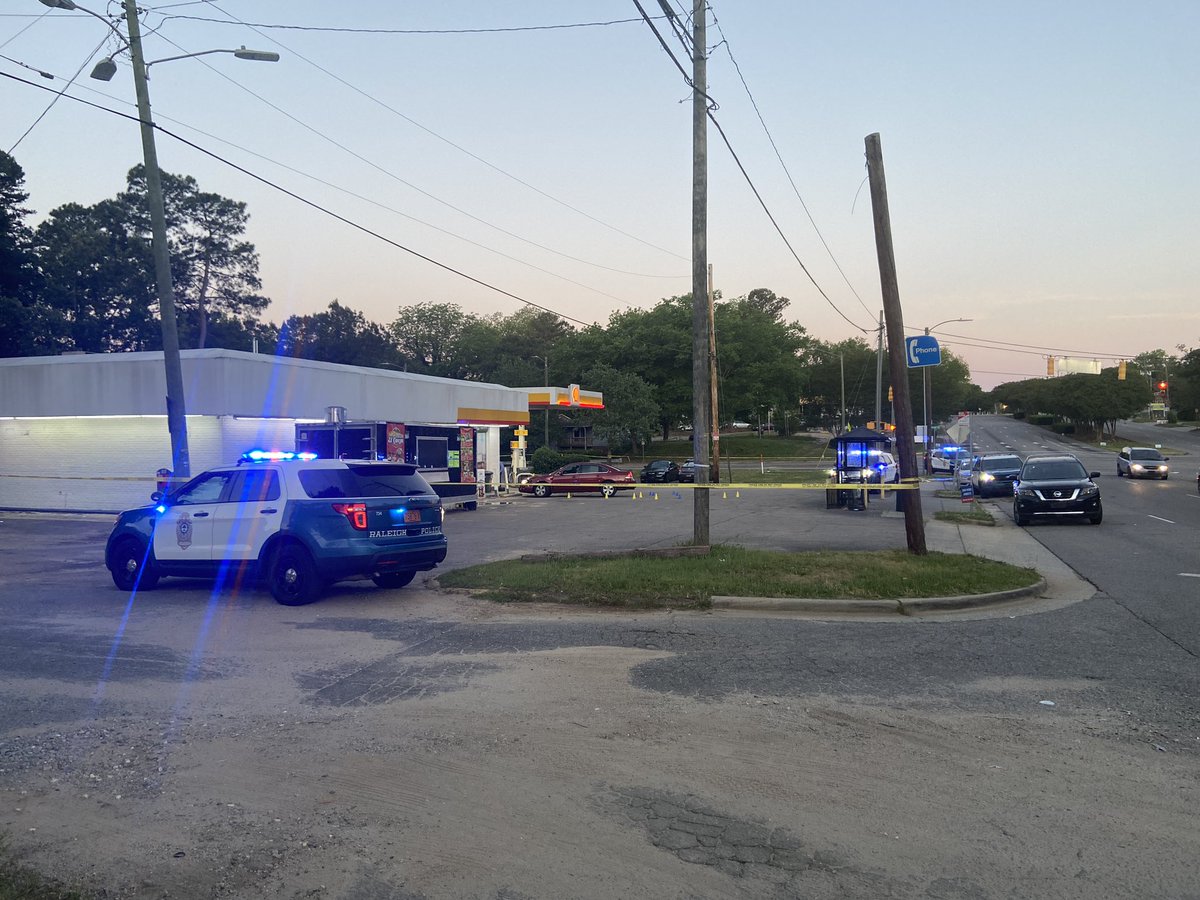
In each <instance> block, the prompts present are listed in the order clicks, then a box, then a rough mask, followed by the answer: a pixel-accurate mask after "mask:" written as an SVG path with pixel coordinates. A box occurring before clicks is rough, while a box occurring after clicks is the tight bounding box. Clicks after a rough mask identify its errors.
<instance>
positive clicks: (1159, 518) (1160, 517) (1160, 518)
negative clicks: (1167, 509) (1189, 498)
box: [1150, 516, 1175, 525]
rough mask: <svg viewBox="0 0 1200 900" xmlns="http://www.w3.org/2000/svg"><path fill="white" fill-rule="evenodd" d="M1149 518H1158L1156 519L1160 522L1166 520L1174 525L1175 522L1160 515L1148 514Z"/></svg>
mask: <svg viewBox="0 0 1200 900" xmlns="http://www.w3.org/2000/svg"><path fill="white" fill-rule="evenodd" d="M1150 518H1151V519H1158V521H1160V522H1166V523H1167V524H1168V525H1174V524H1175V523H1174V522H1172V521H1171V520H1170V519H1164V518H1163V517H1162V516H1150Z"/></svg>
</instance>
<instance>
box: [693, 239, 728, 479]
mask: <svg viewBox="0 0 1200 900" xmlns="http://www.w3.org/2000/svg"><path fill="white" fill-rule="evenodd" d="M713 299H714V298H713V270H712V263H709V264H708V386H709V393H710V394H711V395H712V405H711V406H712V422H710V423H709V424H710V425H712V478H710V479H709V481H711V482H712V483H713V484H716V483H717V482H718V481H720V480H721V425H720V421H721V420H720V418H719V416H718V409H717V327H716V321H715V320H714V318H713ZM695 433H696V432H695V430H694V429H693V431H692V434H693V435H694V434H695Z"/></svg>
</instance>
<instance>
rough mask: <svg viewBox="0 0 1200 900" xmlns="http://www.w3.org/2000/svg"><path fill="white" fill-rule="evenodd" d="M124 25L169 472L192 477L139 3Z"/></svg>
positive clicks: (128, 8) (131, 5)
mask: <svg viewBox="0 0 1200 900" xmlns="http://www.w3.org/2000/svg"><path fill="white" fill-rule="evenodd" d="M123 5H124V7H125V24H126V25H127V27H128V29H129V53H130V55H131V56H132V58H133V85H134V89H135V90H136V92H137V107H138V119H140V120H141V131H142V155H143V156H144V157H145V163H146V200H147V202H148V203H149V205H150V231H151V235H152V244H153V250H154V280H155V284H156V286H157V291H158V319H159V324H160V326H161V328H162V345H163V365H164V366H165V367H166V376H167V431H168V432H169V433H170V435H171V471H172V473H173V475H174V476H175V477H176V478H189V477H191V470H192V463H191V457H190V454H189V453H188V436H187V419H186V418H185V413H186V409H185V403H184V388H183V364H182V362H181V361H180V357H179V325H178V322H177V320H176V317H175V285H174V283H173V282H172V280H171V257H170V253H169V251H168V249H167V216H166V212H165V211H164V209H163V194H162V179H161V177H160V175H159V169H158V150H157V149H156V148H155V146H154V125H153V124H152V122H153V120H152V119H151V118H150V90H149V87H148V86H147V79H146V61H145V58H144V57H143V55H142V32H141V23H140V22H139V21H138V16H137V4H136V3H135V2H134V0H124V4H123Z"/></svg>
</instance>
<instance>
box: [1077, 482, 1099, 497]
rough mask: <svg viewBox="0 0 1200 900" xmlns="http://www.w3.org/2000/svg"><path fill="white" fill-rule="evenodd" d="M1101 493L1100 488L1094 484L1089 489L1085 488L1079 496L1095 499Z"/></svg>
mask: <svg viewBox="0 0 1200 900" xmlns="http://www.w3.org/2000/svg"><path fill="white" fill-rule="evenodd" d="M1099 493H1100V488H1098V487H1096V486H1095V485H1094V484H1093V485H1091V486H1089V487H1085V488H1084V489H1083V490H1081V491H1080V492H1079V496H1080V497H1095V496H1096V495H1097V494H1099Z"/></svg>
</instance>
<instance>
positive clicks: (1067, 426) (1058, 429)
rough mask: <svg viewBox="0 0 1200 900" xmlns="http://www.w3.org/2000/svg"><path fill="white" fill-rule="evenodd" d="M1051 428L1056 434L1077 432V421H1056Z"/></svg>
mask: <svg viewBox="0 0 1200 900" xmlns="http://www.w3.org/2000/svg"><path fill="white" fill-rule="evenodd" d="M1050 430H1051V431H1053V432H1054V433H1055V434H1074V433H1075V423H1074V422H1055V423H1053V424H1052V425H1051V426H1050Z"/></svg>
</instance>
